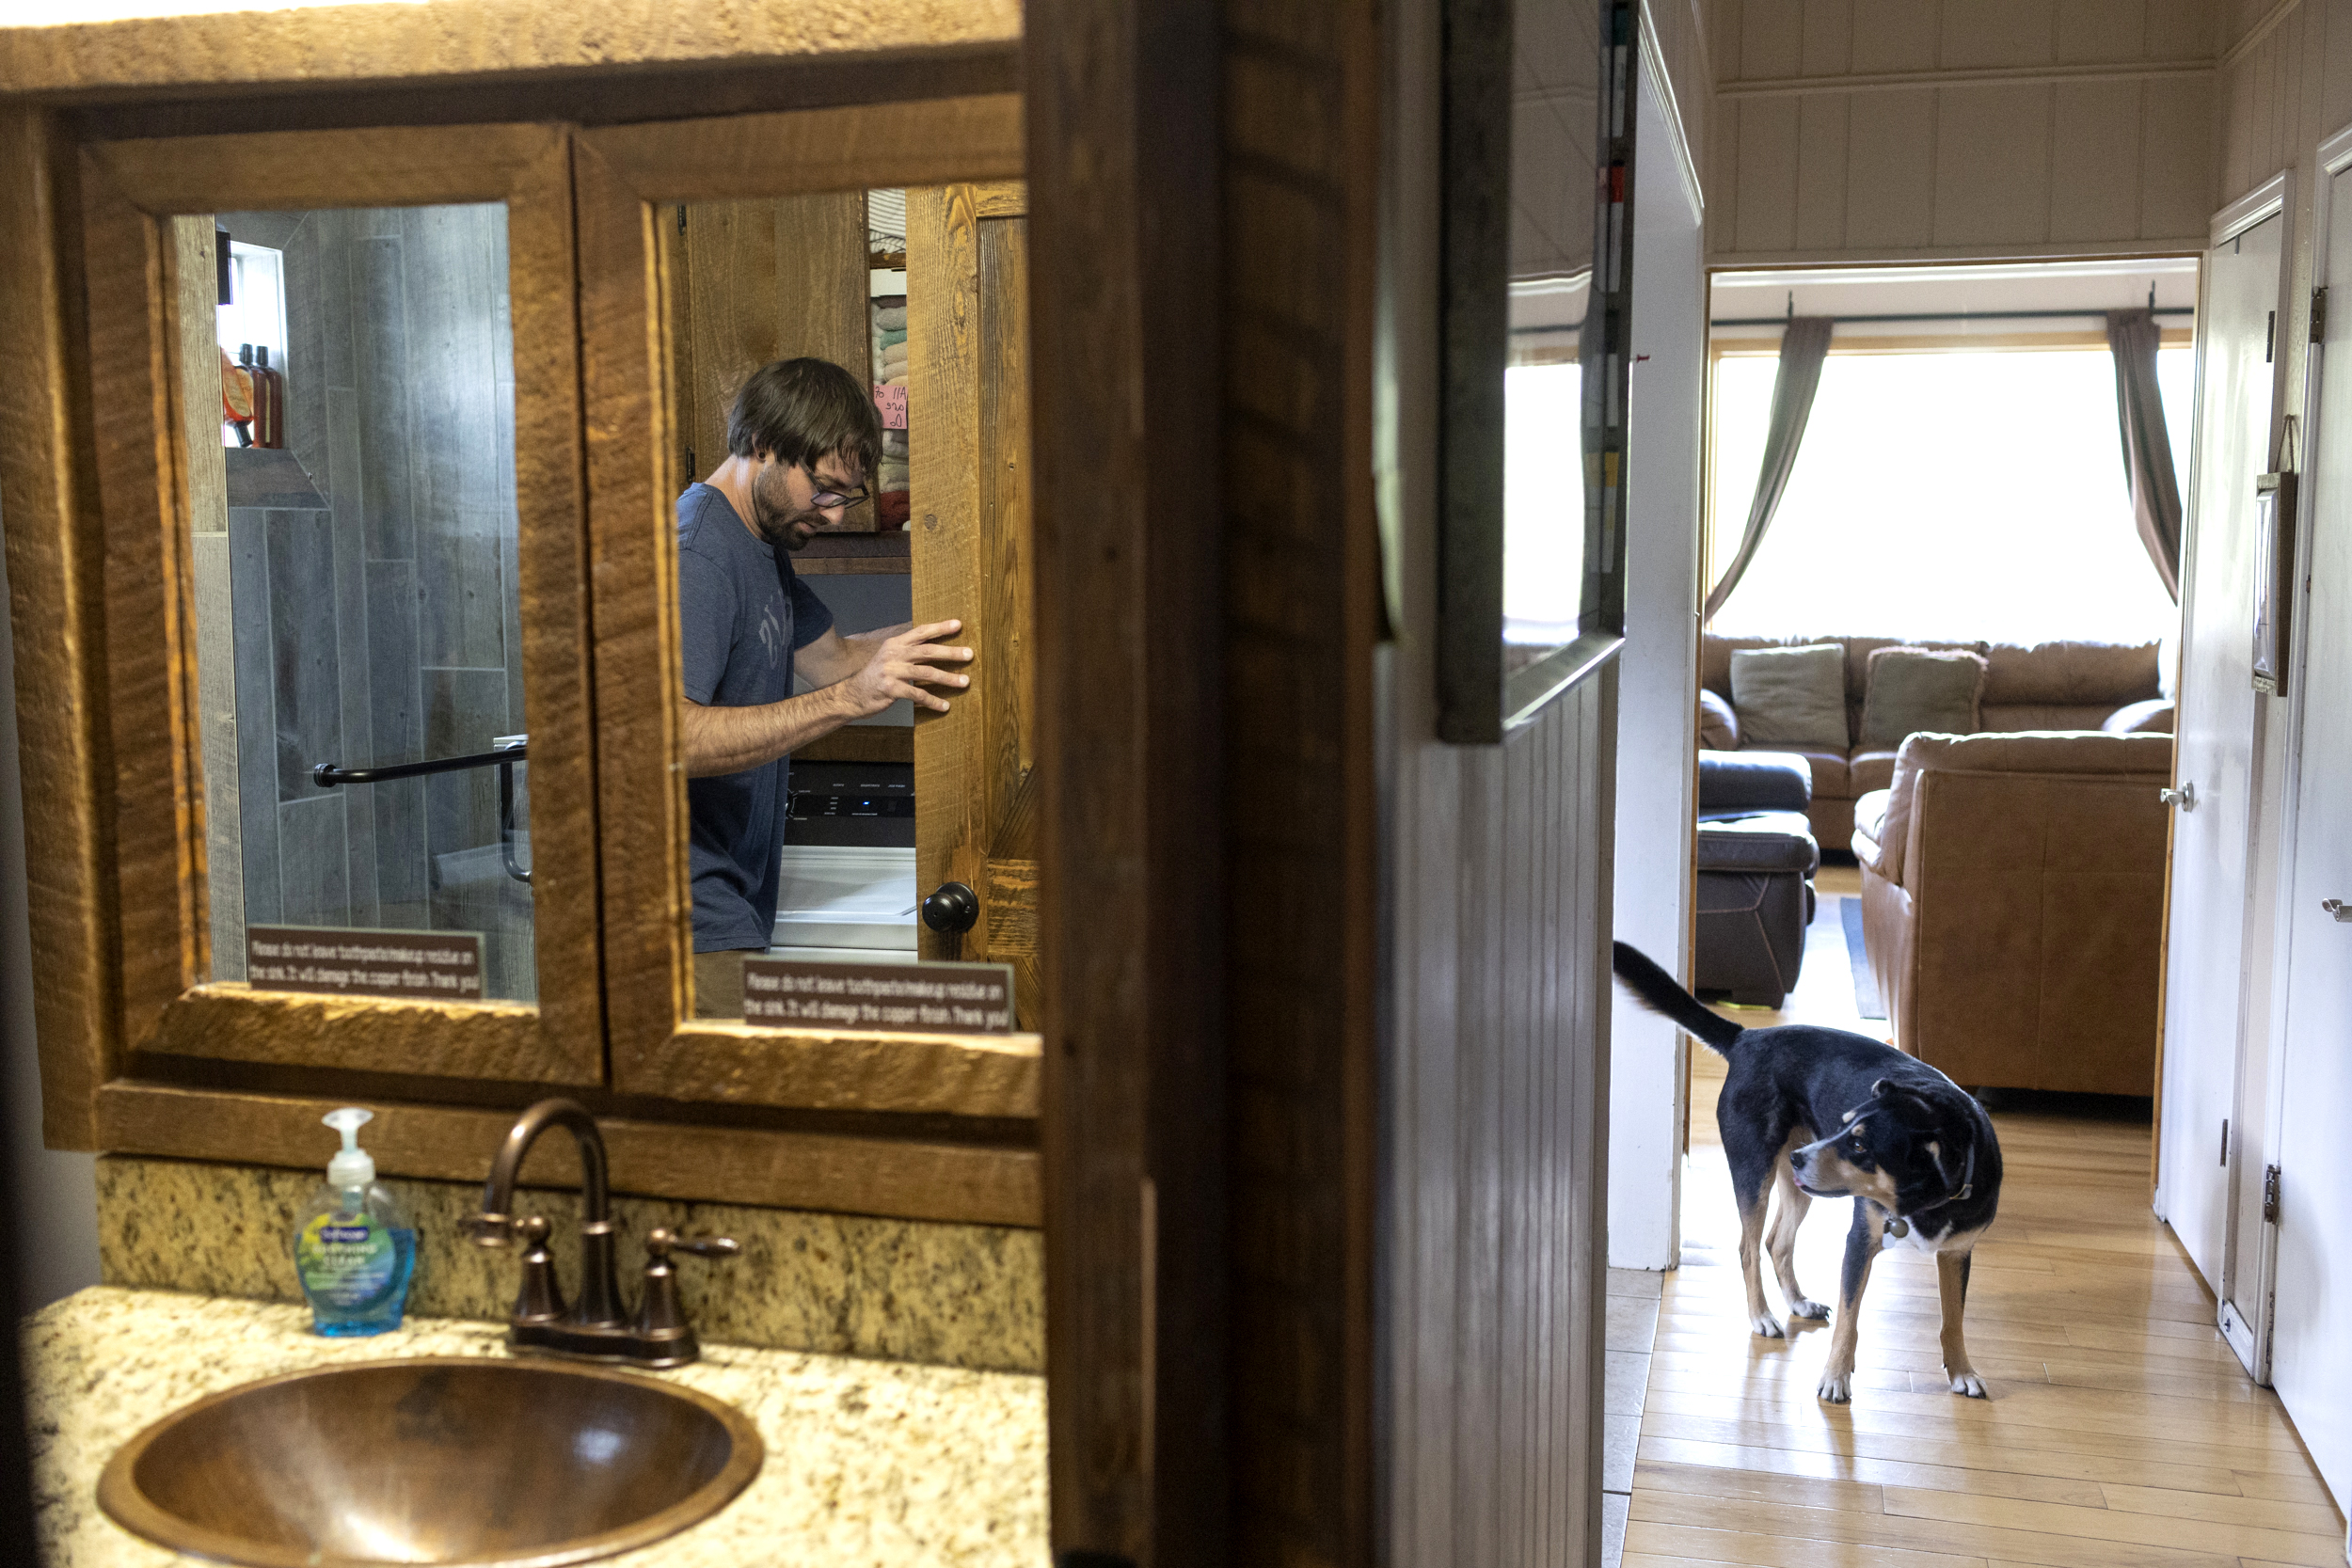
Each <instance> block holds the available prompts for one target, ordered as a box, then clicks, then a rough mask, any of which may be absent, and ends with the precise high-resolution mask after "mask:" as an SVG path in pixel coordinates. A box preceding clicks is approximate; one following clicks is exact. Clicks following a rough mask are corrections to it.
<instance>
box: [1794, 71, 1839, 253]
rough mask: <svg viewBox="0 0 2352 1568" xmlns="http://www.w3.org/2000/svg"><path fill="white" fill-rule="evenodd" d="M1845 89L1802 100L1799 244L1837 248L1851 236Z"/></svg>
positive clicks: (1809, 247) (1800, 246) (1799, 117)
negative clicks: (1849, 230) (1847, 236)
mask: <svg viewBox="0 0 2352 1568" xmlns="http://www.w3.org/2000/svg"><path fill="white" fill-rule="evenodd" d="M1852 102H1853V101H1852V98H1851V96H1850V95H1849V94H1846V93H1807V94H1805V95H1804V97H1803V98H1800V99H1798V100H1797V210H1796V222H1795V243H1796V246H1797V248H1798V249H1800V250H1834V249H1836V247H1837V246H1838V245H1843V244H1844V243H1845V239H1846V120H1847V114H1848V111H1849V110H1850V109H1851V106H1852Z"/></svg>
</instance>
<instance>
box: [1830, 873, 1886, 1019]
mask: <svg viewBox="0 0 2352 1568" xmlns="http://www.w3.org/2000/svg"><path fill="white" fill-rule="evenodd" d="M1837 917H1838V918H1839V919H1840V920H1842V921H1844V922H1845V923H1846V963H1847V967H1849V968H1851V970H1852V971H1853V1007H1854V1011H1855V1012H1857V1013H1860V1014H1861V1015H1862V1016H1863V1017H1864V1018H1884V1017H1885V1016H1886V1004H1885V1002H1884V1001H1883V1000H1882V999H1881V998H1880V996H1879V982H1878V976H1877V975H1875V974H1871V973H1870V955H1869V952H1868V950H1867V949H1866V948H1865V947H1864V946H1863V945H1862V900H1861V899H1859V898H1840V899H1839V900H1837Z"/></svg>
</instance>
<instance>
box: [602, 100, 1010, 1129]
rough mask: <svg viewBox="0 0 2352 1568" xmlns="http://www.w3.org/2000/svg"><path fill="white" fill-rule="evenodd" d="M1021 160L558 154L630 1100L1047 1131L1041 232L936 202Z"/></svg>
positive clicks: (698, 132) (724, 127)
mask: <svg viewBox="0 0 2352 1568" xmlns="http://www.w3.org/2000/svg"><path fill="white" fill-rule="evenodd" d="M845 147H847V148H853V149H858V150H866V149H871V150H872V152H871V155H870V156H865V155H863V153H861V155H860V156H854V157H853V156H850V155H847V154H844V153H843V152H842V151H841V149H843V148H845ZM1019 158H1020V142H1019V118H1018V103H1017V101H1016V100H1012V99H1009V98H995V99H972V100H945V101H937V102H933V103H911V104H894V105H878V106H872V107H867V108H860V109H854V110H823V111H809V112H806V113H801V114H786V115H771V116H748V117H742V118H739V119H729V120H724V121H709V122H703V123H701V124H682V125H681V124H673V125H665V126H660V127H634V128H629V129H627V130H616V131H592V132H587V133H583V135H582V136H581V157H580V192H581V199H580V223H581V254H582V258H583V277H582V288H583V291H584V293H583V299H584V301H585V309H584V311H583V316H584V319H585V320H586V321H587V322H588V324H589V326H588V336H587V342H586V344H585V353H586V355H587V365H586V369H587V385H588V388H589V407H588V410H587V416H588V421H589V427H590V429H591V431H592V433H593V434H592V439H591V443H590V452H591V464H592V467H591V474H590V479H591V495H592V498H593V503H592V506H593V522H592V527H593V530H594V546H593V548H594V550H595V553H596V559H597V561H598V563H599V568H598V578H597V582H598V586H599V593H598V595H597V598H596V622H597V631H598V641H597V649H598V652H597V667H598V715H599V725H600V729H601V731H602V733H603V734H604V735H605V736H607V739H606V742H605V744H604V746H603V748H602V752H601V754H602V756H603V757H604V758H605V765H604V767H603V768H602V769H601V771H600V787H601V789H602V792H603V796H602V799H603V809H602V814H603V818H604V821H605V823H606V824H607V835H608V836H607V844H608V858H607V863H606V865H607V870H606V879H605V890H606V895H607V927H608V940H607V945H606V955H607V964H608V972H609V974H610V975H611V984H610V987H609V994H610V995H611V997H612V1031H613V1074H614V1085H615V1086H616V1087H618V1088H621V1089H624V1090H628V1091H632V1092H647V1093H655V1092H658V1093H663V1094H669V1095H680V1096H686V1097H690V1098H698V1099H721V1100H739V1101H752V1102H756V1103H764V1104H774V1105H790V1106H803V1107H815V1108H824V1109H838V1110H862V1111H893V1112H923V1113H945V1114H950V1115H958V1116H966V1117H1012V1118H1026V1117H1033V1116H1034V1115H1035V1114H1036V1111H1037V1099H1038V1085H1039V1060H1038V1054H1037V1052H1038V1045H1037V1040H1036V1037H1035V1036H1034V1035H1032V1034H1026V1033H1020V1032H1017V1031H1019V1030H1021V1029H1025V1028H1031V1027H1034V1025H1033V1023H1032V1022H1031V1021H1032V1019H1033V1018H1034V1016H1035V1010H1036V1008H1037V1007H1038V1006H1039V1005H1040V1002H1041V994H1040V991H1039V987H1040V986H1041V972H1040V968H1039V965H1038V963H1037V954H1036V942H1035V913H1034V911H1035V886H1036V849H1035V847H1034V844H1033V835H1034V831H1035V830H1034V826H1033V822H1034V816H1035V814H1034V811H1026V812H1025V811H1024V810H1023V806H1022V802H1023V801H1024V800H1027V799H1028V798H1029V796H1028V795H1027V794H1026V793H1025V785H1026V784H1027V781H1028V778H1029V772H1030V769H1031V768H1032V766H1033V757H1034V751H1035V748H1034V745H1033V743H1032V739H1031V735H1030V730H1029V727H1028V725H1029V719H1028V715H1029V714H1030V713H1031V712H1032V711H1033V698H1032V695H1031V694H1032V692H1033V689H1034V688H1033V682H1032V680H1031V679H1030V677H1029V676H1028V674H1027V673H1026V662H1027V652H1028V648H1029V646H1030V644H1031V641H1032V639H1031V637H1030V634H1029V629H1028V617H1029V615H1030V613H1031V612H1030V609H1029V607H1030V604H1031V595H1030V593H1029V591H1028V587H1027V584H1028V582H1029V579H1030V574H1031V572H1032V570H1033V564H1034V563H1033V562H1032V561H1031V560H1030V551H1029V544H1028V508H1027V502H1026V488H1025V486H1026V483H1027V440H1028V430H1027V424H1028V420H1027V383H1026V359H1027V332H1026V322H1025V313H1024V312H1025V288H1026V285H1025V271H1024V268H1023V262H1022V258H1023V254H1024V250H1023V242H1022V239H1021V230H1023V228H1024V227H1025V219H1024V217H1023V215H1022V213H1021V206H1020V199H1019V194H1018V193H1019V187H1018V186H1017V185H1009V184H1003V183H978V182H985V181H1002V180H1003V179H1004V178H1005V177H1006V176H1008V175H1010V174H1012V173H1015V172H1017V170H1018V167H1019ZM909 171H916V172H929V171H936V172H932V175H931V182H930V183H924V182H921V181H920V180H914V179H909V178H906V176H907V175H908V173H909ZM948 171H952V172H954V173H957V174H960V175H963V176H967V177H968V179H969V181H971V182H947V183H942V182H940V181H939V178H938V175H939V173H942V172H948ZM850 179H854V180H855V181H856V183H854V184H851V183H849V181H850ZM649 327H650V328H651V330H649V329H648V328H649ZM608 581H610V582H612V583H614V584H627V585H628V593H629V594H630V596H629V597H628V598H627V599H623V598H620V597H616V596H615V594H612V593H607V592H605V591H604V585H605V584H606V583H607V582H608ZM951 623H952V625H951ZM967 651H968V654H967ZM624 687H625V688H626V689H624ZM621 736H628V740H626V741H624V740H622V739H621V738H620V737H621ZM656 737H659V741H660V744H659V747H658V748H657V747H656V746H654V745H653V744H650V743H651V742H653V741H654V740H655V739H656ZM918 961H929V962H934V963H936V962H946V963H962V964H966V965H971V966H974V967H973V968H971V969H968V970H962V971H947V972H940V971H920V972H918V971H916V970H914V968H913V967H912V966H914V964H916V963H917V962H918ZM747 966H748V967H747ZM771 966H782V967H771ZM942 988H946V989H942ZM965 988H993V989H989V990H986V994H985V996H983V995H982V994H981V992H980V991H978V990H974V991H973V992H972V993H971V994H970V995H969V996H966V995H964V994H962V991H963V990H964V989H965ZM934 992H936V993H937V994H934Z"/></svg>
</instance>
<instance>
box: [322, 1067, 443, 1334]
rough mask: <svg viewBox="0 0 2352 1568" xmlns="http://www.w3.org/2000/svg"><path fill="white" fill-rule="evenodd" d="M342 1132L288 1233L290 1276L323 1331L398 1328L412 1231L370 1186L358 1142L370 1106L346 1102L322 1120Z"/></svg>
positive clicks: (412, 1262)
mask: <svg viewBox="0 0 2352 1568" xmlns="http://www.w3.org/2000/svg"><path fill="white" fill-rule="evenodd" d="M323 1119H324V1120H325V1121H326V1125H327V1126H329V1127H331V1128H333V1129H335V1131H336V1132H341V1133H342V1136H343V1147H342V1152H341V1153H339V1154H337V1155H336V1156H335V1157H334V1158H333V1159H332V1160H329V1161H328V1162H327V1163H326V1185H325V1186H323V1187H320V1188H319V1189H318V1190H317V1191H316V1192H315V1193H313V1194H312V1195H311V1198H310V1203H309V1204H308V1205H306V1206H305V1208H304V1212H303V1221H302V1225H301V1227H300V1228H298V1229H297V1230H296V1231H295V1232H294V1273H295V1274H296V1275H299V1276H300V1278H301V1280H302V1293H303V1294H304V1295H305V1296H307V1297H308V1298H310V1318H311V1321H312V1322H313V1323H316V1324H317V1326H318V1331H319V1332H320V1333H321V1334H329V1335H335V1336H339V1337H341V1336H358V1335H364V1334H383V1333H386V1332H389V1330H391V1329H395V1328H398V1327H399V1326H400V1316H401V1313H402V1311H403V1310H404V1309H405V1307H407V1305H408V1281H409V1277H410V1275H412V1274H414V1273H415V1271H416V1266H417V1233H416V1231H415V1230H413V1229H411V1228H410V1227H409V1226H408V1223H407V1221H406V1220H405V1219H404V1218H403V1217H402V1216H401V1212H400V1206H399V1204H398V1203H396V1202H395V1201H394V1200H393V1198H392V1195H391V1194H389V1193H388V1192H386V1191H385V1190H384V1189H383V1188H382V1187H380V1186H378V1185H377V1184H376V1180H375V1161H374V1160H373V1158H372V1157H370V1155H369V1154H368V1153H367V1151H366V1150H364V1149H362V1148H360V1147H359V1129H360V1128H361V1127H364V1126H365V1125H367V1124H368V1123H369V1122H371V1121H373V1120H374V1119H375V1114H374V1113H373V1112H372V1111H363V1110H361V1109H359V1108H358V1106H356V1105H347V1106H345V1107H343V1108H342V1110H340V1111H329V1112H328V1113H327V1114H326V1117H324V1118H323Z"/></svg>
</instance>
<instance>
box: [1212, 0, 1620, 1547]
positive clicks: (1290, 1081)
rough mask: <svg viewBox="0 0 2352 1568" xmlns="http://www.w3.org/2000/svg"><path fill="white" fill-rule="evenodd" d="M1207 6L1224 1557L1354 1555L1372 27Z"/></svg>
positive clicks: (1370, 571)
mask: <svg viewBox="0 0 2352 1568" xmlns="http://www.w3.org/2000/svg"><path fill="white" fill-rule="evenodd" d="M1225 12H1226V17H1225V34H1224V54H1225V83H1226V96H1225V101H1224V104H1223V122H1224V151H1223V160H1222V161H1223V168H1224V183H1225V202H1224V211H1225V222H1226V230H1225V234H1224V244H1223V252H1224V257H1225V273H1224V294H1225V301H1224V309H1223V323H1224V344H1223V351H1224V356H1225V363H1226V373H1225V375H1224V376H1223V377H1222V381H1223V386H1224V388H1225V393H1224V427H1225V436H1224V474H1225V483H1224V491H1225V495H1224V506H1223V513H1224V542H1225V556H1226V561H1227V572H1226V579H1225V580H1226V582H1227V583H1228V584H1229V585H1230V586H1229V588H1228V591H1227V595H1226V603H1225V610H1224V616H1225V634H1224V637H1225V672H1224V673H1225V735H1226V763H1227V784H1226V788H1227V809H1226V816H1225V820H1226V846H1227V847H1226V862H1227V864H1228V865H1229V867H1230V868H1231V871H1230V876H1231V881H1230V884H1229V889H1228V895H1227V899H1226V916H1225V938H1226V940H1225V953H1226V958H1225V961H1226V974H1227V976H1228V979H1227V985H1228V987H1229V990H1230V994H1231V997H1232V1006H1231V1012H1230V1015H1229V1020H1228V1039H1229V1042H1230V1043H1229V1045H1228V1051H1229V1053H1230V1069H1229V1070H1230V1074H1231V1082H1230V1087H1229V1089H1228V1104H1229V1117H1230V1121H1231V1125H1232V1128H1233V1130H1234V1134H1235V1135H1234V1140H1233V1158H1232V1176H1231V1187H1230V1194H1231V1201H1232V1243H1231V1246H1232V1274H1231V1291H1232V1324H1233V1329H1232V1351H1233V1368H1234V1375H1233V1380H1232V1405H1233V1411H1232V1433H1233V1469H1234V1479H1233V1498H1234V1501H1233V1532H1234V1549H1235V1560H1237V1561H1255V1562H1284V1563H1369V1562H1370V1561H1372V1560H1374V1559H1373V1552H1372V1535H1371V1530H1372V1514H1373V1508H1372V1503H1373V1482H1372V1463H1371V1436H1372V1409H1373V1405H1372V1377H1373V1357H1372V1249H1373V1181H1374V1141H1375V1124H1374V1117H1373V1099H1372V1096H1373V1003H1374V990H1375V977H1374V968H1375V951H1376V924H1375V908H1374V900H1375V869H1374V868H1375V861H1374V853H1375V849H1374V813H1373V787H1372V786H1373V750H1372V675H1373V662H1372V661H1373V655H1372V647H1373V640H1374V637H1375V627H1376V624H1377V614H1378V611H1377V595H1378V580H1379V579H1378V541H1377V537H1376V533H1375V521H1374V514H1373V502H1372V490H1371V478H1372V453H1371V434H1372V420H1371V409H1370V398H1371V374H1372V372H1371V352H1372V316H1373V305H1372V287H1373V264H1374V250H1373V247H1374V244H1375V229H1374V227H1373V223H1374V216H1373V214H1374V210H1375V203H1376V201H1377V198H1378V184H1377V168H1378V163H1377V159H1378V151H1377V148H1378V143H1377V134H1378V131H1377V121H1376V116H1377V112H1378V100H1377V91H1378V79H1377V63H1376V62H1377V58H1378V53H1377V52H1378V47H1379V39H1378V34H1377V31H1376V22H1375V8H1374V6H1373V5H1372V4H1370V3H1369V0H1343V3H1342V4H1336V5H1329V6H1325V7H1317V8H1264V7H1261V6H1256V5H1250V4H1246V3H1238V0H1229V3H1228V4H1227V5H1226V7H1225ZM1586 222H1587V223H1588V224H1589V222H1590V203H1589V198H1588V199H1587V202H1586Z"/></svg>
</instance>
